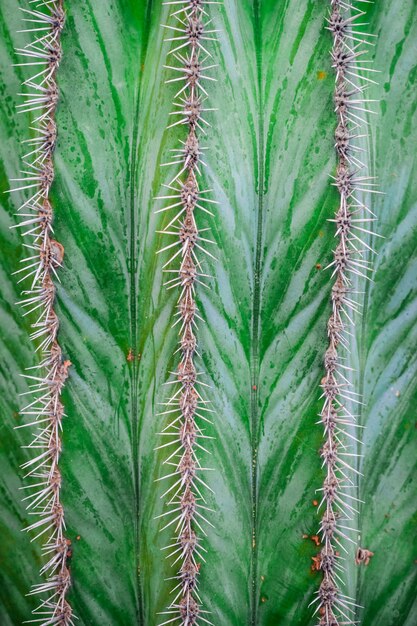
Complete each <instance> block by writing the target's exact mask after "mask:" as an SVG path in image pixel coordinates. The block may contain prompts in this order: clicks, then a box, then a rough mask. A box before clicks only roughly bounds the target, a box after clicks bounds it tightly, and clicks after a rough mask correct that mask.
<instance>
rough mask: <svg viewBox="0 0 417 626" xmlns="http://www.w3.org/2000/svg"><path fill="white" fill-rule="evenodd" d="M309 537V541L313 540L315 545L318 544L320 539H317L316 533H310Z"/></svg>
mask: <svg viewBox="0 0 417 626" xmlns="http://www.w3.org/2000/svg"><path fill="white" fill-rule="evenodd" d="M310 539H311V541H314V543H315V544H316V546H319V545H320V539H319V537H318V536H317V535H311V537H310Z"/></svg>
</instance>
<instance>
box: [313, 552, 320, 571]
mask: <svg viewBox="0 0 417 626" xmlns="http://www.w3.org/2000/svg"><path fill="white" fill-rule="evenodd" d="M311 560H312V561H313V565H312V566H311V571H312V572H318V571H319V569H320V564H321V558H320V554H317V556H312V557H311Z"/></svg>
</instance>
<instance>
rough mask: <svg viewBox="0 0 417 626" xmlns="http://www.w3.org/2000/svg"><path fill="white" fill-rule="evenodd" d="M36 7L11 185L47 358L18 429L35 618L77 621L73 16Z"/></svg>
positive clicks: (56, 4)
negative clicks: (67, 470)
mask: <svg viewBox="0 0 417 626" xmlns="http://www.w3.org/2000/svg"><path fill="white" fill-rule="evenodd" d="M29 4H30V5H32V7H31V8H30V9H22V12H23V14H24V17H23V20H24V22H25V25H27V26H28V28H25V30H24V32H30V33H33V36H34V41H32V42H30V43H29V44H27V45H26V46H25V47H24V48H19V49H18V50H17V52H18V54H19V55H22V56H23V57H24V58H25V60H24V62H22V63H18V65H19V66H23V67H25V66H28V67H31V68H32V67H35V68H36V70H35V73H34V74H33V76H31V77H30V78H29V79H27V80H25V81H24V83H23V85H24V86H25V87H26V88H27V91H26V92H25V93H24V94H21V95H23V96H24V98H25V102H24V103H23V104H20V105H18V110H19V111H20V112H22V113H28V112H34V115H35V119H34V120H33V122H32V127H31V130H32V131H34V137H32V138H31V139H27V140H25V142H24V143H25V144H27V145H28V147H29V152H28V153H27V154H25V155H24V157H23V163H24V169H23V170H22V174H23V177H22V178H18V179H14V181H15V182H16V183H17V186H16V187H15V188H14V189H11V190H10V191H21V190H24V191H26V190H27V191H28V192H29V194H30V197H29V198H28V199H26V200H25V201H24V202H23V204H22V206H21V207H20V209H19V215H20V216H22V218H23V219H22V221H21V222H20V223H19V224H17V227H19V228H22V229H23V236H24V237H25V238H27V240H28V243H24V244H23V245H24V247H25V248H26V249H27V250H29V256H28V257H26V258H25V259H23V260H22V261H21V262H22V264H23V267H22V268H21V269H19V270H18V271H17V272H15V274H17V275H18V276H19V281H18V282H19V283H26V282H27V281H28V280H29V279H30V281H31V285H30V288H29V289H27V290H25V291H23V294H22V295H24V298H23V300H21V302H19V304H20V305H22V306H23V307H24V308H25V309H26V311H25V313H24V315H35V318H36V319H35V321H34V322H33V324H32V328H33V332H32V334H31V339H32V340H33V341H34V342H35V345H36V350H35V351H36V352H37V353H38V354H39V355H41V356H40V363H39V364H38V365H36V366H34V367H30V368H28V369H29V370H36V371H35V372H34V374H33V375H32V374H27V375H25V378H26V379H28V381H30V385H29V387H30V390H29V391H28V392H26V393H25V394H22V395H29V396H31V398H30V401H29V403H28V404H27V405H26V406H25V407H24V408H23V409H22V410H21V411H20V414H21V415H25V416H28V419H29V421H28V422H27V423H25V424H23V425H22V426H18V427H17V428H23V427H25V428H26V427H29V428H31V429H32V430H33V431H34V435H33V440H32V442H31V443H30V444H29V445H28V446H25V448H27V449H28V450H30V451H31V452H33V453H34V456H33V458H31V459H30V460H29V461H27V462H26V463H24V464H23V465H22V468H23V469H24V470H25V471H26V472H27V473H26V475H25V479H27V480H28V484H27V485H25V486H24V487H23V488H22V489H23V490H24V491H25V493H27V495H26V496H25V497H24V501H25V502H26V503H27V510H28V514H29V515H30V516H33V517H34V518H35V519H34V521H33V523H32V524H30V525H29V526H28V527H27V528H26V530H27V531H35V533H36V534H35V536H34V537H33V539H32V541H35V540H36V539H39V538H42V539H43V548H42V551H43V554H44V555H45V564H44V565H43V567H42V568H41V574H42V575H44V576H45V577H46V581H45V582H43V583H40V584H35V585H34V586H33V588H32V590H31V592H30V595H38V594H41V595H43V596H45V597H44V598H43V599H41V603H40V605H39V606H38V607H37V608H36V609H35V610H34V612H33V613H34V618H33V620H31V621H32V622H34V623H37V624H41V626H47V625H49V624H61V625H63V626H68V625H70V624H74V616H73V613H72V609H71V607H70V605H69V604H68V602H67V600H66V596H67V592H68V590H69V588H70V585H71V579H70V572H69V567H68V559H69V557H70V555H71V542H70V541H69V540H68V539H67V538H66V537H65V534H64V533H65V520H64V509H63V507H62V503H61V473H60V470H59V465H58V463H59V458H60V455H61V439H60V434H61V431H62V421H63V417H64V407H63V404H62V402H61V392H62V388H63V386H64V383H65V380H66V379H67V377H68V368H69V366H70V362H69V361H66V360H64V359H63V356H62V351H61V348H60V346H59V343H58V339H57V334H58V328H59V320H58V317H57V315H56V313H55V311H54V300H55V292H56V288H55V285H54V278H55V277H56V278H57V269H58V268H59V267H60V266H61V264H62V261H63V258H64V248H63V246H62V245H61V244H60V243H58V241H56V240H55V239H54V238H53V228H52V222H53V210H52V206H51V203H50V201H49V191H50V187H51V184H52V182H53V179H54V163H53V158H52V157H53V152H54V149H55V144H56V137H57V128H56V123H55V111H56V107H57V103H58V87H57V83H56V72H57V69H58V66H59V63H60V60H61V44H60V35H61V32H62V29H63V27H64V22H65V14H64V9H63V4H62V0H29Z"/></svg>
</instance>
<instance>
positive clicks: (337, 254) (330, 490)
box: [313, 0, 377, 626]
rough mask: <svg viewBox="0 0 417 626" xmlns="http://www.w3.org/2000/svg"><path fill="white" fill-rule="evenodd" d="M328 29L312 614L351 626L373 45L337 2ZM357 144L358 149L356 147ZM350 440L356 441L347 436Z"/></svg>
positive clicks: (358, 14)
mask: <svg viewBox="0 0 417 626" xmlns="http://www.w3.org/2000/svg"><path fill="white" fill-rule="evenodd" d="M330 4H331V13H330V17H329V18H328V26H327V28H328V30H330V31H331V33H332V36H333V47H332V52H331V57H332V66H333V68H334V71H335V74H336V81H335V83H336V84H335V92H334V103H335V112H336V117H337V125H336V131H335V148H336V154H337V168H336V176H335V179H334V185H335V186H336V187H337V189H338V191H339V195H340V202H339V207H338V210H337V212H336V215H335V218H334V219H333V220H330V221H332V222H334V223H335V225H336V234H335V236H336V238H337V245H336V248H335V250H334V256H333V261H332V262H331V263H330V265H329V267H332V268H333V273H332V278H333V279H334V283H333V286H332V292H331V300H332V313H331V315H330V318H329V321H328V325H327V331H328V338H329V346H328V348H327V350H326V353H325V357H324V367H325V375H324V378H323V379H322V381H321V388H322V390H323V393H322V398H324V405H323V409H322V412H321V414H320V417H321V423H322V425H323V427H324V445H323V447H322V449H321V457H322V459H323V467H324V468H325V470H326V476H325V479H324V483H323V487H322V489H321V490H320V491H321V492H322V500H321V502H320V508H321V507H323V505H324V509H325V510H324V514H323V517H322V520H321V525H320V534H321V538H322V544H323V548H322V550H321V553H320V558H319V561H320V569H321V570H322V573H323V579H322V582H321V585H320V588H319V591H318V596H317V598H316V599H315V600H314V601H313V604H316V613H318V615H319V624H320V626H340V625H341V624H356V623H357V621H356V618H355V607H356V606H357V605H356V604H355V602H354V599H353V598H351V597H349V596H347V595H346V594H344V593H343V591H342V589H343V584H344V580H343V572H344V567H343V566H342V564H341V560H343V559H342V556H341V554H342V553H343V552H345V553H346V554H347V550H346V548H345V545H344V543H345V541H351V542H352V543H355V542H354V540H353V539H352V537H351V536H349V533H351V532H354V533H355V532H357V531H356V530H355V529H354V528H352V526H351V523H352V521H353V517H354V514H355V513H358V510H357V508H356V507H357V506H358V505H357V503H358V502H361V501H360V500H359V499H358V497H357V494H356V490H357V484H356V481H355V479H354V476H355V475H356V476H357V475H358V474H359V471H358V470H357V468H356V467H355V463H354V457H358V456H360V455H358V454H356V453H355V450H356V447H357V444H358V443H359V442H358V439H357V438H356V437H355V434H356V432H355V431H356V429H357V428H358V425H357V424H356V417H355V415H354V413H352V411H353V408H352V407H354V406H355V404H356V405H360V404H362V403H361V401H360V397H359V394H358V393H356V392H355V391H354V389H353V388H352V383H351V381H350V380H349V371H351V368H350V367H348V365H347V363H348V355H349V352H350V350H349V348H350V336H351V330H352V327H353V326H354V319H353V318H354V317H355V315H356V314H359V313H360V305H359V304H358V303H357V302H356V301H355V300H354V295H353V294H355V293H357V292H356V291H355V288H356V284H357V282H358V280H361V279H367V278H369V272H370V271H372V268H371V263H370V261H369V260H368V257H369V254H370V253H372V252H374V251H373V250H372V248H371V246H370V245H369V243H367V242H366V241H365V239H366V234H371V231H370V230H368V228H367V225H368V224H369V223H370V222H373V221H374V220H375V215H374V214H373V213H372V211H371V210H370V209H369V207H368V206H366V204H365V203H364V201H363V197H364V196H365V195H366V194H368V193H377V192H376V191H375V190H374V186H375V183H374V182H373V178H372V177H370V176H367V175H366V173H365V174H363V170H364V169H365V163H364V162H363V161H362V160H361V159H362V158H363V157H362V154H363V152H364V148H363V147H361V146H360V145H358V144H360V142H358V139H359V138H361V137H366V133H365V134H363V132H362V128H363V127H366V125H367V124H368V122H367V119H366V115H367V114H368V113H373V112H372V111H370V110H368V108H367V106H368V103H369V102H372V100H369V99H366V98H365V97H364V92H365V91H366V89H367V88H368V87H369V86H370V85H371V84H372V83H374V81H373V80H372V79H371V78H370V73H371V72H374V71H375V70H372V69H371V68H370V67H369V63H370V61H369V60H364V59H363V58H362V57H363V55H364V54H365V53H366V52H367V46H369V45H372V44H371V43H370V42H369V41H367V40H366V39H365V36H366V35H365V33H363V32H362V31H361V30H360V27H361V26H364V24H363V23H361V18H362V17H363V16H364V15H365V13H364V12H362V11H361V10H359V9H356V8H355V7H352V5H351V4H349V3H348V2H344V1H343V0H331V3H330ZM362 143H363V142H362ZM353 433H355V434H353Z"/></svg>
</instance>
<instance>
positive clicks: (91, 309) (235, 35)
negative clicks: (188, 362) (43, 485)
mask: <svg viewBox="0 0 417 626" xmlns="http://www.w3.org/2000/svg"><path fill="white" fill-rule="evenodd" d="M19 4H21V3H19V2H17V0H1V9H2V19H1V21H0V64H1V75H0V85H1V87H0V89H1V96H2V97H1V101H0V107H1V115H0V137H1V142H0V157H1V162H0V183H1V188H2V190H5V189H7V188H8V187H9V186H10V185H9V182H8V179H9V178H13V177H15V175H16V173H17V172H18V170H19V168H20V162H19V158H20V156H21V154H22V147H21V146H20V144H19V141H21V140H22V139H24V138H26V137H27V136H28V135H27V133H28V130H27V129H28V126H29V121H30V120H29V117H28V116H27V115H19V116H17V115H16V113H15V109H14V107H15V104H16V103H17V97H16V93H17V92H18V91H20V87H19V82H20V81H21V79H22V76H23V72H22V71H21V70H20V69H19V68H13V67H11V64H12V63H13V62H15V57H14V53H13V46H21V45H22V43H25V35H23V34H16V31H17V30H18V29H20V28H21V22H20V19H21V15H20V11H18V6H19ZM66 5H67V13H68V19H67V26H66V29H65V32H64V35H63V38H62V43H63V49H64V60H63V62H62V65H61V67H60V70H59V76H58V79H59V86H60V89H61V94H62V97H61V101H60V105H59V111H58V116H57V121H58V125H59V133H60V134H59V143H58V147H57V151H56V154H55V163H56V170H57V176H56V180H55V183H54V187H53V200H54V206H55V214H56V219H55V234H56V237H57V239H58V240H59V241H60V242H61V243H62V244H63V245H64V246H65V253H66V256H65V267H64V268H63V269H62V270H61V271H60V278H61V285H60V287H59V290H58V301H57V311H58V314H59V317H60V320H61V330H60V336H59V337H60V342H61V345H62V346H63V349H64V352H65V354H66V355H67V356H68V358H69V359H70V360H71V361H72V363H73V367H72V368H71V376H70V378H69V380H68V384H67V387H66V391H65V395H64V402H65V406H66V413H67V417H66V419H65V422H64V435H63V444H64V448H63V454H62V460H61V467H62V471H63V476H64V486H63V490H62V497H63V500H64V506H65V511H66V521H67V525H68V536H69V537H70V538H71V539H72V540H73V544H74V556H73V560H72V568H71V569H72V573H73V589H72V591H71V598H70V601H71V604H72V605H73V607H74V611H75V613H76V614H77V616H78V617H79V620H78V621H77V624H79V626H85V625H87V624H88V625H94V626H98V625H100V626H113V625H121V626H132V625H134V624H137V625H140V626H153V625H154V624H157V623H158V620H157V618H156V613H157V611H159V610H161V609H163V608H164V607H165V606H166V604H167V603H168V602H169V591H170V588H171V587H170V583H166V582H164V578H165V577H166V576H170V575H173V571H172V570H171V569H170V567H169V563H168V561H166V560H165V559H164V554H163V553H161V551H160V548H161V547H162V546H163V545H165V544H166V542H167V539H168V538H169V532H168V531H167V532H165V533H159V528H160V527H162V525H163V524H162V522H160V521H159V520H158V521H155V520H154V517H155V516H156V515H158V514H159V513H160V512H161V511H162V507H163V502H162V500H160V498H159V495H160V493H162V491H161V489H160V487H159V485H158V483H155V482H154V480H155V479H156V478H157V477H158V476H160V475H162V469H161V459H162V458H164V457H163V456H162V455H161V453H159V452H158V453H157V452H155V451H154V448H155V447H156V445H158V438H157V436H156V432H158V431H159V430H160V429H161V426H162V427H163V426H164V425H165V422H164V419H163V418H160V417H159V418H158V417H156V413H158V411H159V408H158V404H157V403H158V402H160V401H162V400H163V399H164V397H165V391H164V388H163V383H164V382H165V381H166V380H167V377H168V375H169V374H168V372H169V371H170V370H172V369H173V368H172V365H173V359H172V354H173V352H174V349H175V342H176V336H175V331H174V330H171V328H170V326H171V324H172V314H173V310H174V306H175V296H176V294H174V293H172V292H166V290H165V289H164V288H163V287H162V272H161V267H162V264H163V263H164V262H165V261H166V260H167V258H168V253H167V255H166V257H165V259H164V258H161V257H163V255H157V256H156V255H155V251H156V250H158V249H159V248H160V247H161V240H160V236H159V235H157V234H156V233H155V231H156V230H160V229H161V226H162V224H163V218H161V214H159V215H154V209H155V202H154V201H153V200H152V197H153V196H155V195H158V194H159V192H160V189H161V184H162V182H166V180H167V176H169V173H167V172H166V171H162V172H161V171H160V168H159V163H161V162H164V161H165V160H166V157H167V155H168V151H169V149H171V148H173V147H175V141H176V137H177V136H178V135H179V134H180V131H178V133H176V132H173V131H166V130H165V127H166V126H167V123H168V115H169V112H170V110H171V100H172V97H173V95H174V93H175V91H174V87H173V86H172V85H171V86H170V85H165V84H164V81H165V80H166V79H167V78H170V77H171V74H170V73H169V70H164V69H163V64H164V62H165V55H166V52H167V51H168V44H164V43H163V42H162V40H163V37H164V33H163V29H162V28H161V27H160V23H161V22H162V23H166V21H167V7H162V3H160V2H156V1H155V0H154V1H153V2H152V1H151V0H149V2H145V1H144V0H114V1H112V2H99V3H93V2H92V0H90V1H86V2H69V1H68V2H67V3H66ZM25 6H26V4H25ZM364 6H365V7H366V10H367V11H368V13H369V20H370V25H369V27H366V28H367V29H369V32H373V33H377V34H378V36H379V37H378V39H377V40H376V46H375V48H374V49H373V53H374V57H375V67H377V68H378V69H380V70H381V74H380V76H379V81H380V86H379V87H373V88H372V96H371V97H377V98H380V99H381V104H380V107H379V108H380V115H379V116H378V117H373V118H372V119H370V122H371V126H370V142H369V144H370V154H371V157H370V170H371V172H372V173H374V174H377V175H378V177H379V180H380V184H381V188H382V189H383V191H384V192H385V195H384V196H378V197H377V198H375V199H374V203H373V210H374V212H375V213H377V214H378V216H379V222H378V225H377V229H378V232H379V233H381V234H382V235H384V236H385V239H377V240H375V242H374V245H375V246H376V247H377V249H378V256H377V257H376V262H375V268H376V272H375V276H374V279H375V282H374V283H371V284H367V285H362V286H361V289H362V291H364V293H363V294H361V295H360V296H359V298H360V299H361V300H362V303H363V305H364V316H363V318H362V319H359V320H357V326H356V332H355V337H354V340H353V352H352V357H351V358H352V361H353V363H354V365H356V367H357V368H359V370H360V375H358V376H357V380H356V384H357V387H358V388H359V389H361V390H362V391H363V394H364V400H365V402H366V406H365V407H364V408H363V410H362V415H361V418H360V419H361V422H362V423H363V424H365V425H366V426H367V428H366V430H365V434H364V442H365V446H364V454H365V457H364V459H363V461H362V465H363V473H364V476H365V477H364V479H363V480H362V483H361V497H362V499H364V500H365V501H366V504H365V505H363V506H362V508H361V511H360V515H359V518H358V520H357V523H358V524H359V526H358V528H359V529H360V531H361V539H360V543H361V545H362V546H364V547H367V548H369V549H371V550H372V551H374V552H375V556H374V557H373V559H372V561H371V563H370V565H369V566H368V567H366V568H365V567H363V566H361V568H358V567H357V566H356V565H355V564H354V554H353V549H351V550H350V553H349V556H348V557H347V561H346V566H347V568H348V581H349V582H348V588H349V592H350V594H352V593H353V594H354V595H356V597H357V598H358V602H359V604H361V605H364V606H365V609H364V610H360V611H359V613H358V619H362V620H363V622H362V623H363V626H394V625H395V626H415V624H416V623H417V605H416V600H415V598H416V589H417V585H416V581H417V565H416V563H415V561H416V559H417V541H416V526H417V513H416V509H417V485H416V464H417V456H416V452H415V451H416V440H417V429H416V424H417V415H416V408H415V407H416V403H417V378H416V376H417V371H416V370H417V351H416V344H417V341H416V340H417V328H416V317H417V279H416V276H417V257H416V255H415V247H416V241H417V197H416V195H417V194H416V192H415V187H416V185H415V180H416V178H417V163H416V157H415V153H416V149H415V146H416V142H417V114H416V95H415V94H416V87H417V84H416V83H417V52H416V47H415V41H416V39H417V6H416V5H415V3H414V1H413V0H393V1H392V0H380V1H379V2H378V3H376V5H364ZM326 11H327V3H326V2H316V1H313V0H310V1H307V0H302V1H301V2H300V1H299V0H287V1H283V0H279V1H277V0H268V1H266V0H264V1H263V0H253V1H252V2H249V0H225V1H224V5H223V6H222V7H219V6H217V5H210V12H211V15H212V16H213V18H214V23H215V24H216V27H218V28H220V29H221V32H220V33H219V36H218V39H219V40H218V42H217V43H216V44H214V45H211V50H212V52H213V55H214V56H215V58H216V61H218V62H219V68H218V70H217V71H216V78H217V81H218V82H217V83H213V84H210V86H209V87H210V99H211V105H212V106H213V107H218V109H219V110H218V111H217V112H215V113H211V114H210V116H211V117H210V121H211V124H212V128H211V129H209V132H208V135H207V138H206V142H205V144H206V145H207V146H209V147H210V150H209V152H208V156H207V159H206V160H207V161H208V164H209V167H208V170H207V171H206V178H207V185H208V186H210V187H211V188H212V189H213V196H212V197H214V198H216V199H217V200H218V201H219V202H220V206H219V207H218V209H217V211H216V217H215V219H210V218H209V219H208V220H205V219H203V220H201V221H200V224H201V225H203V222H204V225H206V221H207V223H208V222H210V225H211V226H212V229H213V231H212V235H213V237H214V238H215V240H216V241H217V243H218V246H217V250H216V252H215V254H216V256H217V259H218V261H217V262H210V263H209V269H210V273H211V274H212V275H213V276H214V280H213V281H212V290H211V291H204V293H200V294H199V297H200V308H201V312H202V316H203V317H204V320H205V322H206V323H205V324H201V326H200V333H199V336H200V346H201V352H202V357H203V363H202V364H200V366H201V368H202V369H203V370H204V371H205V372H206V378H205V380H206V382H208V383H210V384H211V385H212V389H211V390H210V392H209V394H210V397H211V399H212V401H213V405H214V408H215V409H216V417H215V427H214V432H213V434H214V435H215V436H216V439H215V441H212V442H211V445H210V449H211V452H212V455H211V457H209V458H208V459H207V464H208V465H209V466H210V467H213V468H214V469H215V470H216V471H215V472H211V473H210V476H209V479H210V485H211V486H212V488H213V489H214V490H215V497H214V498H212V501H211V504H210V505H211V506H212V507H213V508H214V509H215V513H214V514H211V521H213V523H214V524H215V527H216V528H215V530H210V531H209V533H208V534H209V536H208V539H207V541H206V548H207V549H208V555H207V563H206V564H203V566H202V568H201V577H200V579H201V583H200V584H201V595H202V597H203V600H204V602H205V605H206V608H208V609H209V610H211V611H212V617H211V621H213V622H214V624H216V626H220V625H221V626H243V625H246V624H248V625H249V624H250V625H252V626H254V625H256V626H276V625H279V626H290V625H291V626H294V625H297V626H311V625H313V624H314V620H313V619H312V618H311V608H310V609H309V608H308V603H309V602H310V601H311V599H312V596H313V593H314V591H315V590H316V589H317V587H318V583H319V579H320V575H319V574H317V573H312V572H311V570H310V566H311V560H310V559H311V556H312V555H314V553H315V551H317V548H315V546H314V543H313V542H312V541H311V540H306V539H303V538H302V536H303V534H308V535H311V534H313V533H315V532H316V530H317V527H318V518H317V515H316V509H315V507H314V506H313V504H312V500H313V499H314V498H315V497H316V496H315V489H316V488H318V487H320V483H321V481H322V473H321V470H320V462H319V457H318V454H317V450H318V448H319V447H320V445H321V428H320V426H317V425H316V424H315V422H316V421H317V412H318V411H319V410H320V403H319V396H320V390H319V387H318V385H319V381H320V378H321V376H322V357H323V353H324V350H325V345H326V319H327V317H328V315H329V311H330V307H329V297H330V287H331V282H330V274H329V272H322V271H320V270H318V269H317V268H316V264H321V265H322V266H323V267H324V266H325V265H326V264H327V263H328V262H329V260H330V257H331V251H332V247H333V246H334V243H333V232H334V231H333V225H332V224H331V223H328V222H327V221H326V220H327V219H328V218H331V217H332V213H333V212H334V210H335V209H336V206H337V194H336V192H335V191H334V189H333V188H331V186H330V181H329V177H328V175H329V174H330V173H331V172H332V170H333V168H334V166H335V159H334V154H333V138H332V134H333V128H334V124H335V120H334V115H333V105H332V90H333V75H332V72H331V68H330V57H329V50H330V47H331V37H330V34H328V33H327V32H326V31H325V30H324V25H325V24H324V17H325V15H326ZM25 76H26V75H25ZM166 169H167V168H163V170H166ZM2 204H3V206H4V208H5V211H3V212H2V213H1V216H0V220H1V240H0V264H1V267H0V286H1V289H0V292H1V295H0V304H1V307H0V327H1V333H2V336H1V340H2V347H1V352H0V388H1V395H0V412H1V416H2V426H1V433H0V497H1V509H2V514H1V516H0V517H1V522H0V536H1V541H0V623H1V624H2V626H3V625H4V626H11V625H18V624H20V623H21V622H22V620H24V619H29V618H30V611H31V609H32V608H33V607H34V606H35V603H34V601H33V599H31V598H27V597H26V596H25V593H27V591H28V590H29V588H30V586H31V584H33V583H36V582H38V581H39V577H38V567H39V547H38V546H36V545H34V544H31V543H30V541H29V537H28V536H27V535H26V534H23V533H22V532H21V528H22V527H23V526H24V525H25V523H26V521H27V516H26V513H25V511H24V507H23V505H22V504H21V502H20V493H19V491H18V488H19V486H21V476H22V472H21V470H19V464H20V463H22V462H23V461H24V460H25V458H26V457H25V452H24V451H22V450H21V449H20V448H19V444H21V443H28V441H29V437H30V434H29V433H28V432H25V431H24V430H23V431H22V430H20V431H14V430H13V426H14V425H15V424H16V423H20V421H21V420H20V418H19V416H18V415H16V410H17V408H18V406H19V399H18V398H17V394H18V393H20V392H23V391H25V389H26V388H25V382H24V379H22V378H21V377H19V373H21V372H22V371H23V369H24V368H25V367H28V366H30V365H33V363H34V356H33V349H32V347H31V346H30V342H29V339H28V324H29V320H27V318H25V319H24V320H23V318H22V311H21V310H19V308H18V307H17V306H15V305H14V302H15V301H17V300H18V299H19V293H18V288H17V286H16V279H15V278H14V277H11V273H12V271H14V270H15V269H16V268H17V265H18V261H19V259H20V258H23V256H24V252H23V248H22V246H21V239H20V237H19V234H18V233H17V232H16V231H15V230H12V231H10V230H9V226H10V225H11V224H13V223H14V221H15V218H14V217H13V215H14V213H15V210H16V208H17V206H18V205H19V194H14V195H13V197H12V198H9V196H6V195H4V196H3V197H2ZM164 245H165V244H164ZM129 349H132V350H133V352H134V354H135V355H138V354H140V355H141V356H140V359H136V360H135V361H133V362H128V361H127V360H126V356H127V354H128V352H129ZM162 452H163V451H162ZM78 537H79V539H78Z"/></svg>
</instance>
